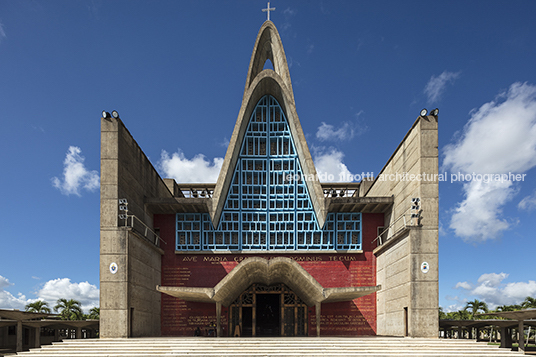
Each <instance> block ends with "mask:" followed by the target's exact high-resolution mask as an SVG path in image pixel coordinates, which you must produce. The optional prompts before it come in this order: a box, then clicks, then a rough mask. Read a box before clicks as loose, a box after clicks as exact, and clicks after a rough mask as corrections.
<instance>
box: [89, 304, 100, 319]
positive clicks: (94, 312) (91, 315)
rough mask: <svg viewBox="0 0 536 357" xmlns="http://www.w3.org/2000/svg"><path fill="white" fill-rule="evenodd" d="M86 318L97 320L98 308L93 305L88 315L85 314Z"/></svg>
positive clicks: (98, 316)
mask: <svg viewBox="0 0 536 357" xmlns="http://www.w3.org/2000/svg"><path fill="white" fill-rule="evenodd" d="M87 318H88V319H91V320H98V319H99V318H100V308H99V307H94V308H92V309H91V310H89V315H88V316H87Z"/></svg>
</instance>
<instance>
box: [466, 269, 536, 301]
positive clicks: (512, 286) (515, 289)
mask: <svg viewBox="0 0 536 357" xmlns="http://www.w3.org/2000/svg"><path fill="white" fill-rule="evenodd" d="M508 275H509V274H506V273H499V274H497V273H489V274H482V275H481V276H480V277H479V278H478V282H477V284H472V283H469V282H466V281H464V282H459V283H458V284H456V288H459V289H462V290H464V291H465V292H466V293H468V294H470V295H473V296H476V297H477V298H478V299H480V300H483V301H485V302H486V303H487V304H488V305H489V306H490V308H492V309H494V308H496V307H497V306H498V305H514V304H520V303H521V302H522V301H523V300H525V298H526V297H527V296H535V295H536V281H534V280H529V281H528V282H523V281H521V282H513V283H504V280H505V279H507V278H508Z"/></svg>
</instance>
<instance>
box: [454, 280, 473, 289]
mask: <svg viewBox="0 0 536 357" xmlns="http://www.w3.org/2000/svg"><path fill="white" fill-rule="evenodd" d="M455 288H456V289H458V288H462V289H466V290H469V289H471V285H470V284H469V283H468V282H466V281H462V282H459V283H458V284H456V286H455Z"/></svg>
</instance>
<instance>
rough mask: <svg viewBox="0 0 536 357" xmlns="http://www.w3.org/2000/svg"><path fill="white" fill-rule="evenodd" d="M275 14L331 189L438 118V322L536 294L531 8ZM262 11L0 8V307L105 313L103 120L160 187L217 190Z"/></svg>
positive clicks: (377, 164)
mask: <svg viewBox="0 0 536 357" xmlns="http://www.w3.org/2000/svg"><path fill="white" fill-rule="evenodd" d="M270 5H271V7H275V8H276V10H275V11H273V12H271V14H270V17H271V20H272V21H273V22H274V24H275V25H276V27H277V28H278V31H279V34H280V36H281V39H282V42H283V46H284V48H285V53H286V56H287V61H288V64H289V67H290V75H291V79H292V85H293V89H294V96H295V100H296V108H297V113H298V115H299V118H300V122H301V125H302V127H303V130H304V133H305V136H306V139H307V141H308V145H309V148H310V150H311V153H312V155H313V159H314V162H315V164H316V166H317V170H318V171H319V172H320V173H322V172H324V173H331V174H333V175H334V176H335V177H337V175H338V174H339V173H341V172H343V173H351V174H353V175H356V174H360V173H362V172H364V173H368V172H371V173H372V174H374V175H377V174H378V173H379V172H380V171H381V169H382V167H383V166H384V164H385V163H386V162H387V160H388V159H389V157H390V156H391V154H392V153H393V151H394V150H395V149H396V147H397V146H398V144H399V143H400V141H401V140H402V139H403V137H404V135H405V134H406V132H407V131H408V130H409V129H410V127H411V125H412V124H413V122H414V121H415V119H416V118H417V117H418V115H419V112H420V111H421V109H422V108H427V109H428V110H431V109H433V108H439V155H440V161H439V165H440V172H441V173H444V174H445V175H446V177H447V178H448V179H447V180H446V181H445V182H441V183H440V186H439V211H440V212H439V218H440V233H439V299H440V301H439V302H440V306H442V307H443V308H444V310H445V311H454V310H457V309H459V308H462V307H464V305H465V303H466V302H467V301H469V300H474V299H479V300H483V301H485V302H487V303H488V305H490V307H492V308H493V307H496V306H497V305H503V304H515V303H520V302H521V301H522V300H523V299H524V298H525V297H526V296H529V295H530V296H533V297H535V296H536V271H535V270H534V260H533V259H534V254H535V252H536V249H535V244H534V229H533V221H534V219H535V218H536V181H535V176H536V169H535V168H534V166H536V69H535V66H534V59H535V57H536V22H535V21H534V14H535V13H536V2H534V1H523V0H519V1H515V2H507V1H495V0H494V1H489V0H486V1H439V0H438V1H409V0H408V1H384V0H380V1H329V2H328V1H319V0H312V1H272V2H271V4H270ZM265 7H266V2H264V1H257V0H247V1H246V0H243V1H225V0H224V1H135V0H128V1H126V0H124V1H122V0H113V1H99V0H77V1H74V0H68V1H67V0H65V1H60V0H53V1H38V0H20V1H9V0H0V122H1V128H0V148H1V151H0V152H1V154H0V168H1V173H0V200H1V201H0V202H1V204H0V308H7V309H9V308H16V309H24V306H25V304H27V303H28V302H32V301H35V300H36V299H44V300H46V301H48V302H49V304H50V305H52V306H53V305H55V301H56V300H57V299H58V298H62V297H64V298H74V299H78V300H80V301H81V302H82V306H83V308H84V310H85V311H88V310H89V309H90V308H91V307H94V306H98V296H99V176H100V173H99V171H100V168H99V166H100V163H99V160H100V117H101V112H102V111H103V110H106V111H108V112H111V111H112V110H117V111H118V112H119V114H120V116H121V119H122V120H123V122H124V123H125V124H126V126H127V128H128V130H129V131H130V133H131V134H132V135H133V137H134V138H135V140H136V141H137V142H138V144H139V145H140V147H141V148H142V150H143V151H144V152H145V153H146V155H147V156H148V157H149V159H150V160H151V162H152V163H153V165H154V166H155V168H156V169H157V170H158V172H159V173H160V175H161V176H162V177H173V178H175V179H176V180H177V181H179V182H199V181H201V182H215V180H216V178H217V175H218V173H219V168H220V166H221V164H222V161H223V157H224V155H225V152H226V148H227V144H228V142H229V139H230V137H231V133H232V130H233V128H234V124H235V121H236V119H237V115H238V111H239V109H240V105H241V100H242V95H243V91H244V86H245V81H246V75H247V70H248V65H249V61H250V57H251V54H252V50H253V45H254V42H255V39H256V36H257V33H258V30H259V28H260V27H261V25H262V23H263V22H264V21H265V20H266V13H264V12H262V11H261V9H262V8H265ZM503 174H505V175H507V176H508V179H506V180H495V179H493V177H495V176H490V175H503ZM509 174H512V175H514V176H512V175H509ZM461 175H463V177H464V178H466V177H469V178H470V180H466V181H463V182H460V180H457V181H455V180H454V179H453V178H461ZM516 175H519V176H516ZM523 175H524V176H523ZM512 177H513V178H516V177H522V178H523V179H517V180H516V179H510V178H512ZM490 178H491V179H490ZM336 181H337V180H336Z"/></svg>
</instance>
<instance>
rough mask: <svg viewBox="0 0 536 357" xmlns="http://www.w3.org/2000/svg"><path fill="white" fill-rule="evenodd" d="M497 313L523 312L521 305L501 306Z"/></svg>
mask: <svg viewBox="0 0 536 357" xmlns="http://www.w3.org/2000/svg"><path fill="white" fill-rule="evenodd" d="M496 310H497V311H517V310H521V305H501V306H497V309H496Z"/></svg>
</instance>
